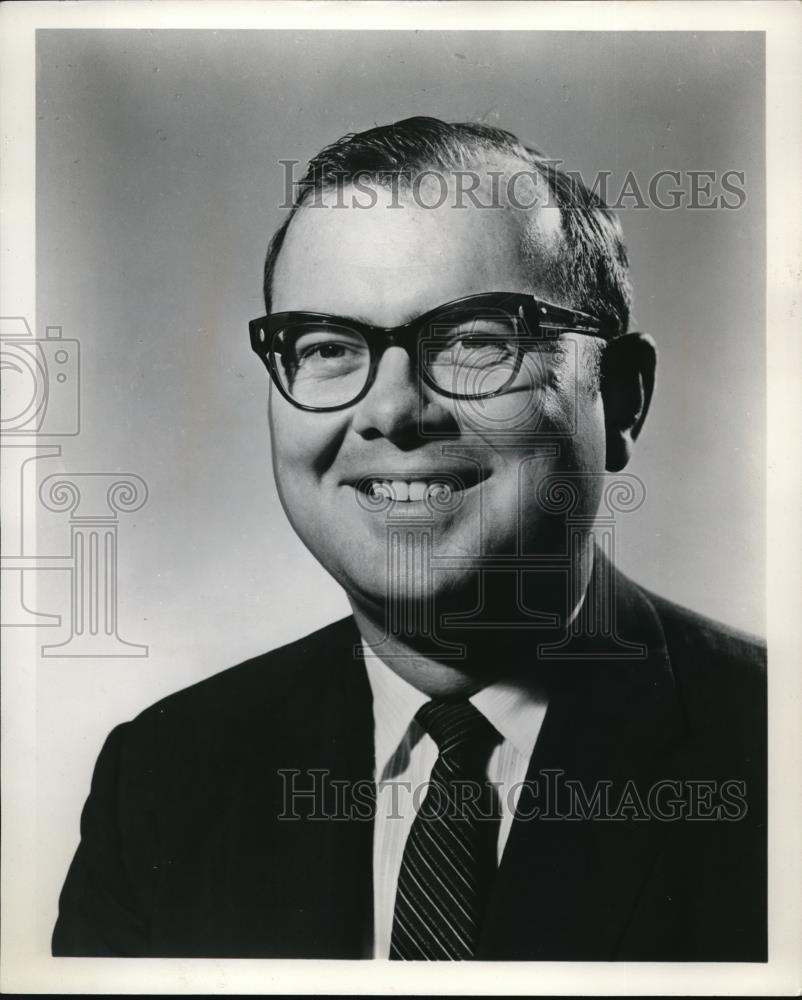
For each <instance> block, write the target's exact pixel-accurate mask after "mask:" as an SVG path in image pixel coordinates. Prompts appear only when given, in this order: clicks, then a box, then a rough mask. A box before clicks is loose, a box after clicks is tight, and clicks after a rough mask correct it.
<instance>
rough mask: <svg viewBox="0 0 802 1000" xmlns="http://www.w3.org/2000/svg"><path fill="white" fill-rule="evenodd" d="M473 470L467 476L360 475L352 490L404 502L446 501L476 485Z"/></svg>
mask: <svg viewBox="0 0 802 1000" xmlns="http://www.w3.org/2000/svg"><path fill="white" fill-rule="evenodd" d="M481 478H483V477H480V476H478V475H477V474H476V472H471V473H470V474H468V475H464V474H463V475H454V474H451V473H438V474H434V475H429V476H426V477H425V478H424V477H422V476H421V477H416V478H413V477H402V476H393V477H386V476H383V477H379V476H364V477H363V478H361V479H359V480H358V481H357V482H355V483H353V484H352V485H353V487H354V489H356V490H357V491H358V492H359V493H362V494H363V495H364V496H366V497H368V498H369V499H371V500H377V501H386V502H393V503H404V504H416V503H423V504H430V503H435V504H448V502H449V501H450V500H451V499H452V497H454V498H456V496H457V495H459V494H461V493H464V492H465V491H466V490H469V489H471V487H473V486H476V485H477V484H478V483H479V481H480V479H481Z"/></svg>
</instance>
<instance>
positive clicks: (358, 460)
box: [270, 189, 604, 609]
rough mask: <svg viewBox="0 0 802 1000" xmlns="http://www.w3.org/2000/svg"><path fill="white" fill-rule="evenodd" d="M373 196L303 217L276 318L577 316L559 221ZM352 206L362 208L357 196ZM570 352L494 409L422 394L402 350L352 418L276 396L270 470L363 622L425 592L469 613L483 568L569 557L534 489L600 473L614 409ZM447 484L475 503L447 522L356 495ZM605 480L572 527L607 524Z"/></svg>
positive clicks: (574, 342) (557, 521)
mask: <svg viewBox="0 0 802 1000" xmlns="http://www.w3.org/2000/svg"><path fill="white" fill-rule="evenodd" d="M480 190H481V189H480ZM377 194H378V202H377V204H376V205H375V206H374V207H372V208H358V207H346V208H334V207H330V208H322V207H308V208H305V209H301V210H300V211H299V212H298V214H297V215H296V217H295V219H294V220H293V222H292V224H291V226H290V228H289V231H288V233H287V237H286V240H285V243H284V246H283V248H282V250H281V253H280V255H279V259H278V262H277V266H276V271H275V276H274V283H273V302H272V310H273V311H274V312H283V311H296V310H297V311H309V312H320V313H330V314H333V315H336V316H341V317H349V318H353V319H356V320H361V321H363V322H366V323H369V324H371V325H373V326H378V327H392V326H399V325H401V324H404V323H407V322H409V321H410V320H411V319H414V318H415V317H417V316H419V315H421V314H423V313H425V312H427V311H428V310H431V309H433V308H434V307H436V306H438V305H440V304H442V303H445V302H449V301H452V300H454V299H458V298H463V297H465V296H469V295H478V294H482V293H485V292H518V293H528V294H533V295H536V296H538V297H539V298H543V299H545V300H547V301H553V302H554V301H557V304H565V305H569V304H570V303H560V302H559V301H558V300H556V299H555V297H554V294H553V293H552V292H550V289H549V287H548V284H547V279H546V277H545V275H547V274H548V273H549V272H550V269H551V273H553V264H552V262H553V261H554V259H555V254H556V253H557V249H558V246H559V240H560V231H559V218H558V213H557V211H556V210H555V209H550V208H544V209H540V210H537V215H536V217H533V216H532V212H529V213H527V214H525V213H524V212H522V211H520V210H516V209H512V208H506V207H494V208H490V209H488V208H481V207H479V206H477V205H473V204H468V205H466V206H465V207H461V208H454V207H453V198H449V199H447V200H446V202H445V203H444V204H443V206H442V207H440V208H437V209H430V208H426V207H424V206H423V205H421V204H416V203H415V202H414V201H413V200H411V199H402V201H401V205H402V207H400V208H399V207H397V203H396V207H391V205H392V200H391V195H390V192H386V191H384V190H382V189H378V192H377ZM359 198H360V196H359V195H357V199H359ZM361 200H362V201H363V202H364V200H365V198H364V195H362V196H361ZM421 200H422V199H418V201H421ZM482 200H483V202H486V201H487V200H489V199H482ZM343 201H344V202H345V204H346V205H348V206H350V205H351V192H349V191H348V190H347V189H346V191H345V196H344V199H343ZM332 203H333V199H332ZM430 203H431V202H430ZM526 232H528V234H529V238H528V241H527V245H528V248H529V252H528V254H527V255H526V256H527V257H528V259H526V258H525V256H524V254H523V253H522V246H523V239H524V234H525V233H526ZM583 340H585V343H583ZM563 348H564V350H561V351H558V352H557V353H556V354H543V353H542V352H537V353H533V355H532V356H530V357H525V359H524V363H523V366H522V369H521V372H520V374H519V377H518V379H517V380H516V382H514V383H513V384H512V386H511V388H510V391H509V392H506V393H504V394H502V395H499V396H496V397H493V398H488V399H484V400H471V401H465V400H455V399H450V398H447V397H445V396H442V395H440V394H438V393H437V392H436V391H435V390H433V389H429V388H428V387H426V386H424V385H422V384H421V383H420V382H419V380H418V379H417V377H416V373H415V359H414V357H412V358H411V357H410V356H409V354H408V353H407V352H406V351H405V350H404V348H403V347H400V346H392V347H389V348H387V350H386V351H385V353H384V354H383V355H382V358H381V361H380V364H379V367H378V371H377V375H376V380H375V382H374V383H373V386H372V388H371V389H370V391H369V392H368V394H367V395H366V396H365V397H364V398H363V399H361V400H360V401H359V402H357V403H355V404H353V405H352V406H350V407H349V408H347V409H344V410H340V411H336V412H330V413H315V412H305V411H303V410H299V409H297V408H296V407H294V406H293V405H292V404H291V403H289V402H288V401H287V400H286V399H284V398H283V397H282V396H281V395H280V394H279V393H278V392H276V391H275V389H273V390H272V392H271V398H270V430H271V439H272V452H273V467H274V472H275V477H276V483H277V486H278V490H279V495H280V497H281V501H282V504H283V506H284V509H285V511H286V513H287V515H288V517H289V519H290V521H291V523H292V525H293V527H294V528H295V530H296V531H297V533H298V535H299V536H300V538H301V539H302V540H303V542H304V543H305V544H306V545H307V547H308V548H309V549H310V551H311V552H312V553H313V555H314V556H315V557H316V558H317V559H318V560H319V561H320V562H321V563H322V565H323V566H324V567H325V568H326V569H327V570H328V571H329V573H331V574H332V576H334V577H335V579H337V580H338V581H339V582H340V584H342V586H343V587H344V588H345V589H346V591H347V592H348V593H349V595H350V596H351V598H352V599H353V600H355V601H356V602H357V603H358V604H359V605H360V606H363V607H373V608H374V609H376V608H382V607H383V606H384V604H385V601H386V599H387V598H392V597H394V596H395V597H404V596H408V597H411V596H413V594H414V596H416V597H420V596H423V595H425V594H427V593H429V594H431V595H433V596H435V597H437V598H438V599H439V600H442V601H443V603H444V604H448V605H449V606H451V607H454V606H457V607H460V606H462V607H466V608H467V607H469V606H470V605H472V604H473V602H474V600H475V595H476V582H477V571H476V568H475V566H472V563H473V562H475V560H476V558H477V557H479V556H483V557H488V556H494V555H495V556H504V555H514V554H520V553H526V554H536V553H542V554H545V553H548V552H559V551H561V550H563V541H564V537H563V533H564V521H563V520H562V519H561V518H560V517H555V516H554V515H553V514H552V515H548V514H547V513H546V512H545V511H544V508H543V505H542V503H541V501H540V500H538V498H537V495H536V491H537V487H538V484H539V483H540V482H541V481H542V479H543V477H544V476H546V475H548V474H550V473H555V472H562V471H564V472H567V473H571V472H577V471H601V470H603V468H604V421H603V410H602V404H601V400H600V398H599V395H598V394H597V393H596V392H595V391H593V390H592V387H588V386H587V385H586V384H584V381H583V380H586V379H587V377H588V376H587V375H586V374H585V365H584V363H583V358H582V355H583V351H584V350H586V349H587V341H586V339H585V338H582V337H580V336H577V337H575V338H573V337H571V336H564V338H563ZM413 353H414V352H413ZM448 479H450V480H451V482H454V481H457V482H461V483H462V484H463V486H464V488H463V489H458V490H457V491H456V492H455V493H453V494H452V496H451V501H450V502H449V503H445V504H443V505H440V506H441V507H442V509H435V510H431V509H430V507H431V505H428V506H426V505H424V504H423V503H421V502H409V501H404V500H402V499H399V500H397V501H394V502H391V503H390V506H389V508H387V509H381V510H377V509H376V506H375V505H373V504H371V503H370V502H369V498H368V497H366V495H365V494H364V493H360V491H359V486H358V484H363V486H364V484H365V482H366V481H368V483H370V482H371V481H373V482H375V483H376V485H377V488H378V489H379V491H380V492H381V490H383V489H386V488H387V486H388V485H389V487H390V490H391V491H392V490H393V489H394V488H395V489H396V493H397V495H399V496H400V495H401V494H402V493H403V492H404V488H403V486H401V487H400V489H398V488H397V487H398V484H401V483H412V484H423V486H424V488H426V487H433V488H434V489H435V490H437V484H438V483H441V482H443V481H445V480H448ZM597 480H598V477H580V479H579V480H577V482H586V483H589V484H590V485H588V486H584V487H580V490H581V492H582V495H581V497H580V502H579V505H578V508H577V511H575V512H579V513H583V512H584V513H585V514H591V515H592V514H593V512H595V509H596V506H597V504H598V485H597ZM367 490H368V493H370V491H371V486H370V485H368V486H367ZM416 490H417V491H418V493H419V491H420V485H413V487H412V488H411V492H412V494H413V501H414V496H415V495H418V494H417V493H416V492H415V491H416ZM399 529H403V530H400V531H399ZM424 536H426V538H425V539H424ZM429 555H430V556H431V557H432V566H433V571H432V572H431V573H427V572H426V571H425V567H426V565H427V560H428V559H429ZM399 567H400V568H399ZM410 567H414V568H413V569H410ZM422 567H423V569H422Z"/></svg>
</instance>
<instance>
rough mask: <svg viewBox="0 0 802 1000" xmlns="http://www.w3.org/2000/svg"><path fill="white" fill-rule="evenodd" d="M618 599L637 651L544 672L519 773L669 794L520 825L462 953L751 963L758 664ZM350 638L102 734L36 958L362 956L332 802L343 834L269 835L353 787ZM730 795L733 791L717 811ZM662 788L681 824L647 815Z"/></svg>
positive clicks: (349, 839) (360, 872)
mask: <svg viewBox="0 0 802 1000" xmlns="http://www.w3.org/2000/svg"><path fill="white" fill-rule="evenodd" d="M615 582H616V595H617V613H616V618H617V622H618V627H617V632H618V636H619V637H620V639H621V640H622V641H623V642H630V643H633V644H642V646H643V648H644V650H645V654H646V655H645V656H642V657H640V658H636V659H616V658H612V659H607V660H584V661H583V660H581V659H580V660H576V661H572V660H570V659H566V660H563V661H557V662H555V663H553V665H552V666H550V667H544V668H543V670H544V671H545V675H547V677H548V683H549V685H550V689H551V698H550V704H549V708H548V712H547V715H546V718H545V721H544V724H543V728H542V730H541V733H540V737H539V739H538V742H537V745H536V748H535V752H534V754H533V757H532V760H531V764H530V769H529V777H530V778H531V779H533V780H535V779H537V780H539V781H541V782H543V781H544V780H557V778H556V777H555V775H557V772H563V774H562V777H560V780H562V779H563V778H564V779H570V780H572V781H579V782H581V783H582V785H581V787H582V789H583V793H584V794H585V796H586V798H590V799H592V793H593V790H594V789H595V788H597V787H600V788H602V789H603V788H604V785H597V783H598V782H609V783H611V787H612V788H613V789H614V790H615V794H614V796H613V799H614V800H615V799H616V797H617V796H618V794H619V792H621V791H622V789H624V788H625V786H626V782H627V781H632V782H634V784H635V788H636V793H635V794H636V795H640V798H641V800H642V801H643V802H646V801H647V797H648V794H649V789H650V788H653V787H654V784H655V782H658V781H661V780H668V781H672V782H676V783H677V784H675V785H671V786H667V791H668V794H667V795H664V796H663V798H662V799H661V803H662V804H661V805H659V806H654V808H652V807H650V806H647V812H648V813H649V815H646V816H644V815H643V811H642V808H640V807H638V806H637V804H635V805H633V801H634V800H633V798H632V786H628V787H629V797H628V798H627V797H626V796H625V801H626V803H627V804H628V806H631V808H624V809H623V810H621V809H618V813H619V814H620V815H619V818H618V819H609V818H607V819H604V818H598V817H597V818H590V819H582V818H581V816H580V818H574V819H554V818H552V819H549V818H539V819H535V820H530V821H525V820H523V819H522V818H520V817H519V818H516V820H515V822H514V823H513V827H512V830H511V833H510V836H509V840H508V842H507V847H506V850H505V853H504V856H503V858H502V862H501V865H500V868H499V871H498V875H497V879H496V883H495V887H494V890H493V894H492V898H491V901H490V904H489V909H488V911H487V914H486V918H485V923H484V928H483V932H482V938H481V943H480V946H479V951H478V954H477V958H479V959H541V960H605V959H615V960H648V961H660V960H686V961H692V960H700V961H714V960H717V961H764V960H765V959H766V947H767V946H766V837H765V833H766V830H765V822H766V759H765V751H766V733H765V725H766V702H765V678H764V669H763V665H764V653H763V649H762V647H761V646H760V645H759V644H758V643H756V642H755V641H753V640H750V639H748V638H746V637H744V636H742V635H739V634H736V633H734V632H733V631H731V630H729V629H727V628H725V627H723V626H720V625H718V624H715V623H713V622H711V621H709V620H707V619H704V618H701V617H700V616H698V615H696V614H693V613H691V612H689V611H686V610H684V609H681V608H678V607H676V606H675V605H672V604H670V603H668V602H667V601H665V600H662V599H660V598H658V597H655V596H653V595H649V594H647V593H646V592H644V591H643V590H642V589H640V588H639V587H637V586H636V585H634V584H633V583H631V582H630V581H628V580H626V578H624V577H622V576H620V575H616V577H615ZM357 642H358V635H357V632H356V629H355V625H354V622H353V619H350V618H349V619H345V620H343V621H340V622H337V623H335V624H333V625H331V626H329V627H327V628H324V629H322V630H320V631H319V632H316V633H314V634H313V635H310V636H307V637H306V638H304V639H301V640H299V641H297V642H294V643H292V644H290V645H288V646H285V647H283V648H281V649H278V650H275V651H274V652H271V653H268V654H265V655H263V656H260V657H257V658H255V659H253V660H250V661H248V662H246V663H243V664H241V665H239V666H237V667H234V668H232V669H230V670H227V671H224V672H223V673H221V674H218V675H216V676H214V677H211V678H209V679H207V680H204V681H202V682H201V683H199V684H196V685H194V686H193V687H190V688H188V689H187V690H184V691H181V692H179V693H177V694H174V695H171V696H170V697H168V698H165V699H164V700H163V701H160V702H158V703H157V704H156V705H154V706H152V707H151V708H149V709H147V710H146V711H144V712H143V713H142V714H141V715H140V716H139V717H138V718H136V719H135V720H134V721H132V722H128V723H125V724H123V725H121V726H118V727H117V728H116V729H114V731H113V732H112V733H111V735H110V736H109V737H108V739H107V741H106V744H105V746H104V747H103V750H102V752H101V754H100V757H99V759H98V762H97V766H96V769H95V774H94V778H93V781H92V789H91V794H90V796H89V799H88V801H87V803H86V806H85V808H84V812H83V816H82V821H81V843H80V846H79V848H78V851H77V853H76V856H75V859H74V861H73V863H72V866H71V868H70V870H69V874H68V876H67V880H66V884H65V886H64V890H63V892H62V895H61V900H60V915H59V919H58V923H57V925H56V929H55V932H54V935H53V953H54V954H55V955H85V956H89V955H119V956H140V955H141V956H182V957H190V956H207V957H224V956H231V957H284V958H359V957H369V956H370V954H371V942H372V886H371V843H372V822H371V821H370V820H369V819H365V818H359V816H357V815H353V813H349V811H348V809H346V810H345V813H343V810H342V807H341V806H340V807H339V808H340V815H346V816H350V818H340V819H336V818H330V819H323V820H321V819H314V818H308V817H307V818H301V819H297V820H292V819H286V818H285V819H279V818H278V817H279V816H280V815H281V814H282V812H285V813H286V811H287V801H286V798H285V791H286V788H287V787H288V784H289V782H290V781H292V780H295V782H296V787H298V788H302V787H311V783H312V782H313V781H317V782H318V788H320V787H323V785H322V784H320V782H321V781H322V780H323V779H322V776H321V774H320V772H321V769H326V770H327V771H328V776H327V779H326V780H328V781H329V782H330V784H328V785H326V787H327V788H332V787H335V786H334V785H333V782H336V781H340V782H345V783H346V784H345V785H341V786H340V787H341V788H352V787H355V783H358V784H357V785H356V787H359V788H361V789H362V790H363V792H364V789H365V788H368V789H371V788H372V777H373V733H372V725H373V722H372V712H371V695H370V688H369V685H368V682H367V678H366V673H365V669H364V665H363V663H362V662H361V661H360V660H359V659H356V658H354V655H353V649H354V646H355V644H356V643H357ZM622 648H623V647H622ZM279 771H284V772H285V773H284V775H282V774H280V773H279ZM287 772H300V774H296V775H295V777H294V779H293V777H292V775H291V774H288V773H287ZM312 772H314V773H312ZM544 772H549V773H550V774H551V777H549V778H545V779H544ZM558 777H559V776H558ZM726 781H729V782H743V783H744V784H743V785H742V786H741V785H728V786H726V787H727V788H729V793H727V794H726V795H725V794H723V793H722V791H721V788H722V783H723V782H726ZM693 782H708V783H709V782H714V783H716V784H714V785H713V791H712V792H711V791H710V785H699V784H693ZM555 787H556V786H555ZM560 789H561V794H562V792H563V791H564V787H563V786H562V785H560ZM705 789H707V790H705ZM733 789H735V790H736V791H735V793H733ZM739 789H740V790H741V791H739ZM664 791H665V788H664ZM674 792H676V794H677V796H678V797H679V798H683V799H685V800H686V806H687V805H688V800H689V799H690V800H692V802H691V805H690V806H689V808H691V811H692V813H693V814H696V815H697V818H690V819H688V818H686V819H675V820H672V819H662V820H661V819H660V818H658V817H657V816H656V815H654V812H655V810H657V811H658V812H660V811H661V812H662V813H663V815H666V812H665V810H666V801H667V800H668V799H670V798H672V797H674V794H673V793H674ZM741 792H742V793H743V794H741ZM733 796H734V798H733ZM727 798H728V799H729V806H728V807H727V805H726V802H725V801H724V800H725V799H727ZM522 800H523V796H522ZM734 800H740V802H741V806H742V807H741V808H738V807H737V802H736V807H735V808H733V801H734ZM360 801H361V803H362V804H361V805H360V806H359V807H358V810H357V811H358V812H359V813H360V814H361V816H362V817H364V816H365V809H364V801H365V797H364V794H363V795H362V797H361V799H360ZM566 801H567V800H565V799H564V797H563V799H562V800H561V802H562V805H557V806H554V805H553V806H552V807H549V808H551V809H552V811H555V810H556V811H557V812H559V810H560V809H561V808H563V807H564V806H565V805H566ZM307 805H308V806H309V808H306V807H301V808H300V811H299V813H298V814H299V815H301V814H303V813H304V812H306V813H309V812H310V811H312V803H311V802H309V803H307ZM331 805H332V802H331V801H330V802H329V806H331ZM542 805H543V803H542V801H541V806H542ZM716 808H719V809H720V810H723V812H722V818H719V819H711V818H710V815H711V810H712V812H713V814H714V815H715V809H716ZM744 809H745V815H739V813H743V812H744ZM290 811H291V810H290ZM547 811H548V809H547ZM575 814H576V810H575ZM621 816H623V817H624V818H621ZM705 817H707V818H705Z"/></svg>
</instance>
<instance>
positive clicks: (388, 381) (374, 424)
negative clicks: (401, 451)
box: [352, 346, 449, 447]
mask: <svg viewBox="0 0 802 1000" xmlns="http://www.w3.org/2000/svg"><path fill="white" fill-rule="evenodd" d="M448 421H449V414H448V411H447V410H445V409H444V408H443V406H442V405H441V404H440V403H439V402H438V401H436V400H433V399H431V398H429V394H428V392H427V391H426V390H425V388H423V387H422V386H421V383H420V380H419V379H418V375H417V372H416V371H415V368H414V365H413V363H412V360H411V358H410V356H409V354H408V353H407V351H405V350H404V349H403V348H402V347H398V346H392V347H388V348H387V350H385V352H384V353H383V355H382V357H381V358H380V360H379V367H378V369H377V371H376V378H375V379H374V382H373V385H372V386H371V387H370V389H369V391H368V393H367V395H366V396H364V397H363V398H362V399H361V400H360V401H359V402H358V403H357V405H356V409H355V410H354V415H353V417H352V426H353V429H354V430H355V431H356V432H357V433H358V434H361V435H362V437H366V438H373V437H385V438H388V439H389V440H390V441H392V442H393V443H394V444H396V445H398V446H399V447H402V446H403V445H404V444H407V446H408V445H409V444H410V443H418V442H419V441H420V438H421V436H422V433H423V430H424V426H423V425H424V424H425V427H426V430H427V431H428V432H429V433H433V432H434V433H436V431H437V428H438V427H440V426H441V425H442V427H445V426H446V425H447V424H448Z"/></svg>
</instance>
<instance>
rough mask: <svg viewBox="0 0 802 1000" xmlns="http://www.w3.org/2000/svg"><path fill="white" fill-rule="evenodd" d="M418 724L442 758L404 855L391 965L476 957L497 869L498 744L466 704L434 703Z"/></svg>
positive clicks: (492, 731)
mask: <svg viewBox="0 0 802 1000" xmlns="http://www.w3.org/2000/svg"><path fill="white" fill-rule="evenodd" d="M415 719H416V720H417V722H418V723H419V724H420V725H421V726H422V728H423V729H424V730H425V731H426V732H427V733H428V734H429V735H430V736H431V737H432V739H433V740H434V741H435V743H436V744H437V748H438V750H439V752H440V753H439V756H438V758H437V761H436V763H435V765H434V767H433V768H432V773H431V777H430V779H429V788H428V791H427V793H426V797H425V799H424V800H423V802H422V804H421V806H420V809H419V811H418V814H417V816H416V817H415V820H414V822H413V824H412V828H411V829H410V832H409V836H408V838H407V843H406V846H405V848H404V857H403V859H402V862H401V871H400V874H399V876H398V887H397V890H396V898H395V911H394V914H393V932H392V938H391V942H390V958H395V959H464V958H472V957H473V955H474V952H475V951H476V945H477V943H478V939H479V932H480V929H481V922H482V916H483V914H484V910H485V905H486V902H487V896H488V892H489V889H490V886H491V884H492V880H493V876H494V875H495V870H496V841H497V838H498V819H499V813H498V800H497V796H496V795H495V792H494V789H493V788H492V786H491V785H489V783H488V781H487V764H488V760H489V759H490V754H491V752H492V749H493V745H494V744H495V743H497V742H499V740H500V738H501V737H500V736H499V733H498V732H497V731H496V730H495V729H494V728H493V726H492V725H491V724H490V723H489V722H488V721H487V719H486V718H485V717H484V716H483V715H482V714H481V713H480V712H479V711H478V710H477V709H475V708H474V707H473V705H471V703H470V702H468V701H461V702H447V701H430V702H428V703H427V704H426V705H424V706H423V707H422V708H421V709H420V710H419V711H418V713H417V715H416V716H415Z"/></svg>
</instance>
